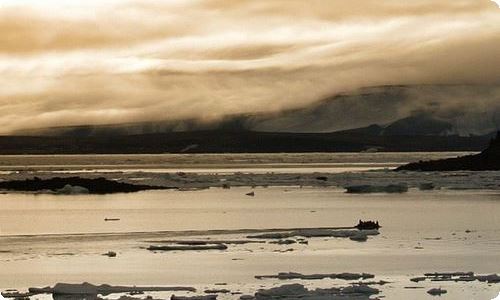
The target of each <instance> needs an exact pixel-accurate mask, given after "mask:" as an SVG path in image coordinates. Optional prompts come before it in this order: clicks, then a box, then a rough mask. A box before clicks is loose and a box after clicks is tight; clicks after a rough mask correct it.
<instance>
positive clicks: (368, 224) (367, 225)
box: [354, 220, 381, 230]
mask: <svg viewBox="0 0 500 300" xmlns="http://www.w3.org/2000/svg"><path fill="white" fill-rule="evenodd" d="M354 227H355V228H357V229H359V230H372V229H379V228H380V227H381V226H380V225H379V224H378V221H375V222H374V221H361V220H359V222H358V225H356V226H354Z"/></svg>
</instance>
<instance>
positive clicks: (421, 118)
mask: <svg viewBox="0 0 500 300" xmlns="http://www.w3.org/2000/svg"><path fill="white" fill-rule="evenodd" d="M452 129H453V125H452V124H451V123H449V122H447V121H443V120H439V119H437V118H434V117H432V116H431V115H428V114H422V113H421V114H416V115H414V116H410V117H407V118H403V119H400V120H397V121H395V122H392V123H389V124H387V125H378V124H373V125H370V126H367V127H361V128H355V129H349V130H343V131H339V133H344V134H364V135H375V136H398V135H399V136H401V135H408V136H446V135H453V134H452Z"/></svg>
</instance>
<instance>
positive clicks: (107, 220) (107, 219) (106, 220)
mask: <svg viewBox="0 0 500 300" xmlns="http://www.w3.org/2000/svg"><path fill="white" fill-rule="evenodd" d="M104 221H105V222H109V221H120V219H118V218H104Z"/></svg>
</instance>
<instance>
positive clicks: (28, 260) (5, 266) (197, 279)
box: [0, 187, 500, 299]
mask: <svg viewBox="0 0 500 300" xmlns="http://www.w3.org/2000/svg"><path fill="white" fill-rule="evenodd" d="M249 190H250V189H249V188H232V189H230V190H224V189H208V190H201V191H192V192H180V191H153V192H141V193H136V194H116V195H107V196H93V195H86V196H56V195H28V194H3V195H0V206H1V207H2V210H1V211H0V226H1V229H2V234H3V235H4V236H3V237H0V287H4V288H7V287H17V288H22V287H28V286H45V285H52V284H54V283H55V282H76V283H77V282H83V281H90V282H93V283H109V284H115V285H118V284H122V285H193V286H196V287H197V288H199V289H200V290H203V289H205V288H206V287H207V286H210V284H214V283H216V282H227V283H228V285H227V287H228V288H230V289H232V290H233V289H239V290H244V291H251V290H252V289H253V290H254V291H255V290H256V289H258V288H259V286H260V285H261V284H264V283H263V282H261V281H257V280H256V279H255V278H254V276H255V275H259V274H275V273H277V272H287V271H296V272H302V273H305V274H311V273H335V272H337V273H339V272H369V273H373V274H376V276H377V280H379V279H384V280H387V281H391V282H394V283H393V284H390V285H388V286H384V287H383V290H384V293H383V295H385V296H387V297H386V299H422V298H425V297H427V295H426V293H425V291H426V290H418V289H417V290H407V289H404V286H407V285H411V283H410V282H409V278H410V277H412V276H418V275H422V274H423V273H424V272H433V271H475V272H477V273H482V274H484V273H494V272H498V264H496V263H494V262H496V261H498V260H499V259H500V251H498V250H499V249H500V217H499V215H500V214H499V205H500V202H499V201H500V195H499V194H498V192H491V191H447V190H440V191H430V192H420V191H416V190H412V191H410V192H409V193H408V194H402V195H385V194H372V195H349V194H345V193H344V192H343V191H342V190H339V189H325V188H321V189H320V188H316V189H314V188H304V189H300V188H286V189H285V188H278V187H271V188H267V189H266V188H258V189H255V190H254V191H255V197H248V196H245V193H246V192H248V191H249ZM106 217H108V218H120V221H117V222H105V221H104V218H106ZM358 219H377V220H379V221H380V223H381V225H382V226H383V227H382V229H381V234H380V235H379V236H376V237H371V238H370V239H369V240H368V242H366V243H357V242H353V241H350V240H348V239H325V238H312V239H309V244H308V245H292V246H280V245H271V244H264V245H263V244H247V245H236V246H231V247H230V248H229V249H228V250H227V251H224V252H221V251H208V252H196V251H195V252H182V251H179V252H172V253H151V252H149V251H147V250H145V249H143V248H144V247H146V246H148V245H149V243H147V242H145V241H147V240H150V239H151V237H150V236H148V235H141V234H139V235H137V234H136V235H128V234H126V232H141V231H182V230H201V231H204V230H208V229H227V230H230V229H240V228H291V227H323V226H346V225H354V224H355V223H356V222H357V220H358ZM92 232H93V233H98V232H100V233H104V232H123V233H124V234H122V235H120V236H117V237H110V236H106V235H92V234H90V235H87V236H85V237H82V236H78V235H73V236H67V235H61V236H54V237H41V236H38V237H26V236H25V237H15V238H13V237H6V236H5V235H22V234H41V233H52V234H64V233H92ZM172 234H174V235H175V234H177V235H179V234H181V233H172ZM172 234H167V235H166V236H169V235H172ZM184 234H185V233H184ZM196 234H198V235H200V234H201V235H204V234H203V232H201V233H196ZM206 234H209V233H205V235H206ZM171 238H172V237H171ZM177 238H181V237H177ZM184 238H186V237H184ZM203 238H205V239H206V238H212V239H242V238H245V236H244V235H243V236H242V235H235V234H232V233H231V232H225V233H224V232H223V233H221V235H220V236H217V237H214V236H205V237H203ZM188 239H189V238H188ZM290 247H293V248H294V251H292V252H286V253H280V252H276V251H277V250H284V249H286V248H290ZM110 250H112V251H116V252H117V253H118V256H117V257H116V258H114V259H110V258H108V257H105V256H102V253H106V252H107V251H110ZM2 251H3V252H2ZM270 283H271V284H273V282H272V281H271V282H270ZM275 283H276V284H283V283H284V282H275ZM307 284H311V285H314V286H324V287H331V286H332V284H339V283H338V282H337V283H331V282H330V281H319V282H318V281H316V282H310V283H307ZM423 285H424V286H426V287H427V288H429V287H436V286H435V285H436V284H435V283H433V282H429V283H425V284H423ZM437 286H442V287H444V288H447V289H449V293H448V296H446V297H448V299H462V297H461V296H462V295H467V296H468V297H469V296H472V295H476V296H478V295H481V296H482V297H483V298H484V297H489V296H490V295H494V294H496V292H497V291H496V290H495V286H494V285H493V286H488V285H486V284H484V285H481V284H473V283H440V284H438V285H437ZM221 299H235V298H230V297H229V296H228V297H226V298H223V297H222V298H221ZM443 299H446V298H445V297H443ZM467 299H471V298H467ZM478 299H482V298H478Z"/></svg>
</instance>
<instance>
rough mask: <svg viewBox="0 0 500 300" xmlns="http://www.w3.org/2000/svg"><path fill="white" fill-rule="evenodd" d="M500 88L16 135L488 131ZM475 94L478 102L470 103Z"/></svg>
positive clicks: (495, 118)
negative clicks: (207, 119)
mask: <svg viewBox="0 0 500 300" xmlns="http://www.w3.org/2000/svg"><path fill="white" fill-rule="evenodd" d="M498 91H500V87H497V86H491V87H489V86H453V85H421V86H418V85H413V86H411V85H410V86H379V87H371V88H364V89H361V90H358V91H355V92H352V93H351V94H340V95H335V96H332V97H326V98H324V99H322V100H319V101H316V102H313V103H305V104H304V105H303V106H298V107H297V108H295V109H287V110H282V111H279V112H274V113H269V112H267V113H264V112H260V113H253V114H241V115H228V116H225V117H222V118H220V119H215V120H211V121H206V120H198V119H180V120H163V121H151V122H141V123H124V124H108V125H83V126H63V127H52V128H39V129H32V130H23V131H19V132H14V133H13V135H24V136H26V135H30V136H33V135H45V136H72V137H92V136H94V137H97V136H117V135H141V134H157V133H169V132H183V131H214V130H221V131H245V130H246V131H258V132H283V133H290V132H293V133H329V132H336V131H342V130H351V129H356V128H365V127H369V126H370V125H372V124H378V125H379V126H380V127H383V129H384V130H383V131H384V132H383V133H382V134H383V135H456V134H458V135H462V136H469V135H485V134H488V133H490V132H495V131H496V130H498V129H499V128H500V103H499V102H498V101H496V100H495V99H496V98H495V96H494V95H496V94H498ZM471 97H474V99H476V102H478V105H470V103H471V102H470V101H468V100H470V98H471ZM477 99H484V101H483V102H481V101H479V100H477ZM476 102H474V103H476ZM450 103H451V104H450ZM170 117H171V116H170ZM374 128H375V127H374V126H372V127H371V128H370V129H374Z"/></svg>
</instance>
